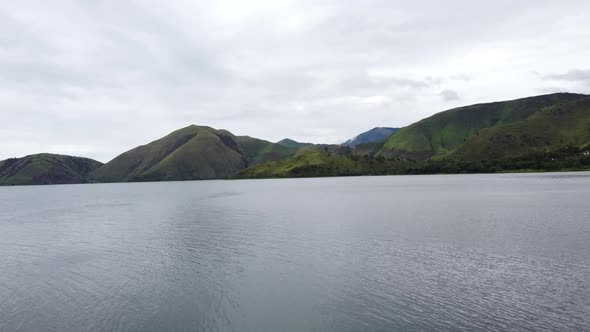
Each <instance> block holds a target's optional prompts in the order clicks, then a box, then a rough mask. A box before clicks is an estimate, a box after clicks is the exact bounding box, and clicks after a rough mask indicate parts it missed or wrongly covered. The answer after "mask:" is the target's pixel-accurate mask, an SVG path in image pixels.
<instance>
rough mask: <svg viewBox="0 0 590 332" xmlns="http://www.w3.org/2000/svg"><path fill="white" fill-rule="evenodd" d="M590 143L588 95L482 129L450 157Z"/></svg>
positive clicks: (477, 157) (487, 156)
mask: <svg viewBox="0 0 590 332" xmlns="http://www.w3.org/2000/svg"><path fill="white" fill-rule="evenodd" d="M588 144H590V98H585V99H580V100H577V101H573V102H569V103H565V104H557V105H553V106H550V107H547V108H544V109H542V110H540V111H538V112H536V113H535V114H533V115H531V116H530V117H529V118H528V119H526V120H523V121H519V122H516V123H512V124H509V125H504V126H499V127H493V128H487V129H482V130H481V131H479V132H478V133H477V134H475V135H473V136H472V137H470V138H469V139H468V140H467V141H466V142H465V144H463V145H462V146H460V147H459V148H458V149H457V150H456V151H454V152H453V153H451V154H449V155H448V158H452V159H456V160H471V161H472V160H486V159H498V158H508V157H517V156H521V155H524V154H527V153H530V152H533V151H538V150H541V151H550V150H556V149H561V148H564V147H568V146H580V147H581V146H585V145H588Z"/></svg>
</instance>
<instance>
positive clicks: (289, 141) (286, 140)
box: [277, 138, 312, 148]
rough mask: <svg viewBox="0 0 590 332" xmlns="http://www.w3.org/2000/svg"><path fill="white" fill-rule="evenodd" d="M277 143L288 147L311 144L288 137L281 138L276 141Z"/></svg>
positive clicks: (300, 146)
mask: <svg viewBox="0 0 590 332" xmlns="http://www.w3.org/2000/svg"><path fill="white" fill-rule="evenodd" d="M277 144H278V145H282V146H285V147H288V148H302V147H304V146H308V145H312V144H311V143H301V142H297V141H294V140H292V139H290V138H283V139H282V140H280V141H278V142H277Z"/></svg>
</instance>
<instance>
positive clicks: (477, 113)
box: [378, 93, 587, 160]
mask: <svg viewBox="0 0 590 332" xmlns="http://www.w3.org/2000/svg"><path fill="white" fill-rule="evenodd" d="M586 97H587V96H586V95H580V94H571V93H557V94H550V95H543V96H536V97H529V98H523V99H517V100H511V101H504V102H495V103H488V104H477V105H472V106H466V107H460V108H456V109H452V110H448V111H444V112H441V113H437V114H435V115H433V116H431V117H428V118H426V119H423V120H421V121H418V122H416V123H414V124H412V125H410V126H408V127H405V128H402V129H400V130H399V131H397V132H396V133H395V134H393V135H391V136H390V137H389V138H388V139H387V141H386V142H385V144H384V146H383V148H382V149H381V150H380V151H379V153H378V154H380V155H383V156H387V157H399V156H403V157H408V158H412V159H418V160H420V159H428V158H431V157H433V156H441V155H445V154H447V153H450V152H452V151H453V150H455V149H456V148H458V147H459V146H461V145H462V144H463V143H465V141H466V140H467V139H469V138H470V137H472V136H473V135H474V134H477V133H478V132H479V131H481V130H482V129H484V128H491V127H495V126H502V125H507V124H511V123H514V122H518V121H522V120H525V119H527V118H528V117H530V116H531V115H533V114H534V113H536V112H537V111H539V110H541V109H543V108H545V107H548V106H551V105H554V104H558V103H566V102H570V101H575V100H578V99H582V98H586Z"/></svg>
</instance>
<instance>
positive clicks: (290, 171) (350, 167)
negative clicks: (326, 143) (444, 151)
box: [235, 152, 412, 178]
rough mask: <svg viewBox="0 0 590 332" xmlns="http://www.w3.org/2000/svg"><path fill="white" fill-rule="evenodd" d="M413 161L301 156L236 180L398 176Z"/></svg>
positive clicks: (266, 165) (258, 167)
mask: <svg viewBox="0 0 590 332" xmlns="http://www.w3.org/2000/svg"><path fill="white" fill-rule="evenodd" d="M408 163H412V162H410V161H405V160H390V159H385V158H382V157H381V158H373V157H368V156H364V157H362V156H355V155H338V154H332V153H326V152H311V153H306V154H300V155H297V156H295V157H291V158H288V159H284V160H278V161H270V162H265V163H261V164H259V165H256V166H253V167H250V168H247V169H245V170H243V171H242V172H240V173H238V175H236V176H235V177H236V178H283V177H320V176H322V177H323V176H352V175H379V174H398V173H401V172H402V169H404V168H405V167H407V165H408Z"/></svg>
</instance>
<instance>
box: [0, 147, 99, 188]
mask: <svg viewBox="0 0 590 332" xmlns="http://www.w3.org/2000/svg"><path fill="white" fill-rule="evenodd" d="M100 165H102V163H100V162H98V161H96V160H92V159H88V158H80V157H71V156H64V155H58V154H49V153H43V154H35V155H30V156H26V157H23V158H11V159H6V160H3V161H0V185H37V184H69V183H83V182H86V180H87V177H88V174H89V173H90V172H92V171H93V170H95V169H96V168H97V167H99V166H100Z"/></svg>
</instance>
